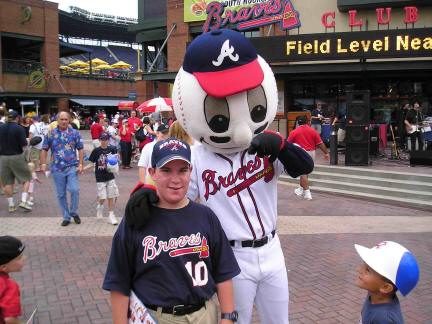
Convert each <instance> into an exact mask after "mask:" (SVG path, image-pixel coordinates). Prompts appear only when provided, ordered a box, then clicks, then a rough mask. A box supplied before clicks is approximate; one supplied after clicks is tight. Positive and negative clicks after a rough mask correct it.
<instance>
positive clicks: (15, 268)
mask: <svg viewBox="0 0 432 324" xmlns="http://www.w3.org/2000/svg"><path fill="white" fill-rule="evenodd" d="M25 260H27V257H26V256H25V255H24V253H21V254H20V255H19V256H17V257H16V258H15V259H13V260H10V261H9V262H8V263H6V264H2V265H1V266H0V271H4V272H7V273H10V272H20V271H21V270H22V268H23V267H24V263H25Z"/></svg>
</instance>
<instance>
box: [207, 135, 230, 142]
mask: <svg viewBox="0 0 432 324" xmlns="http://www.w3.org/2000/svg"><path fill="white" fill-rule="evenodd" d="M210 139H211V141H212V142H215V143H218V144H223V143H228V142H229V141H231V137H229V136H222V137H219V136H210Z"/></svg>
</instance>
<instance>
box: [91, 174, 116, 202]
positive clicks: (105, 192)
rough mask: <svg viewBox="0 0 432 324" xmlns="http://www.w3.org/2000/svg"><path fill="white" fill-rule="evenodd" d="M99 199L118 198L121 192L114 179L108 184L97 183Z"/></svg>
mask: <svg viewBox="0 0 432 324" xmlns="http://www.w3.org/2000/svg"><path fill="white" fill-rule="evenodd" d="M96 186H97V195H98V199H107V198H108V199H109V198H117V197H118V196H119V190H118V187H117V184H116V182H115V180H114V179H112V180H109V181H106V182H96Z"/></svg>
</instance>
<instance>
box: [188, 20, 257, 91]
mask: <svg viewBox="0 0 432 324" xmlns="http://www.w3.org/2000/svg"><path fill="white" fill-rule="evenodd" d="M183 70H185V71H186V72H189V73H191V74H192V75H193V76H194V77H195V78H196V79H197V80H198V82H199V84H200V85H201V87H202V88H203V89H204V91H205V92H206V93H208V94H209V95H211V96H213V97H216V98H223V97H227V96H231V95H234V94H236V93H240V92H243V91H247V90H250V89H253V88H256V87H257V86H258V85H260V84H261V83H262V81H263V80H264V72H263V70H262V68H261V66H260V64H259V63H258V55H257V52H256V49H255V47H254V46H253V45H252V43H251V42H250V41H249V40H248V39H247V38H246V37H244V36H243V35H242V34H241V33H238V32H236V31H233V30H231V29H218V30H213V31H211V32H208V33H204V34H201V35H200V36H198V37H197V38H195V39H194V40H193V41H192V43H190V45H189V46H188V48H187V50H186V55H185V58H184V61H183Z"/></svg>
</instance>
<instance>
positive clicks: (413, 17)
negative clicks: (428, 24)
mask: <svg viewBox="0 0 432 324" xmlns="http://www.w3.org/2000/svg"><path fill="white" fill-rule="evenodd" d="M404 10H405V19H404V23H405V24H413V23H415V22H417V20H418V9H417V7H405V8H404Z"/></svg>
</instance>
